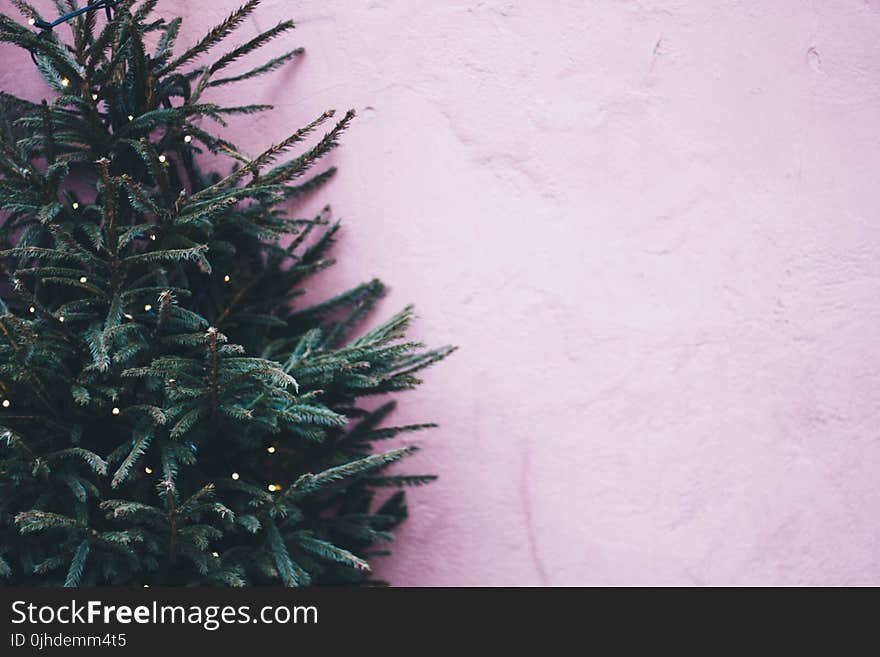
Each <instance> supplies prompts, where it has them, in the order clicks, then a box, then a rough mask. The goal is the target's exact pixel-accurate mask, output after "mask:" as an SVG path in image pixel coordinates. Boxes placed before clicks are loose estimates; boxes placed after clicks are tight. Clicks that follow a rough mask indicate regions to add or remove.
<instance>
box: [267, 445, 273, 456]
mask: <svg viewBox="0 0 880 657" xmlns="http://www.w3.org/2000/svg"><path fill="white" fill-rule="evenodd" d="M266 451H267V452H269V453H270V454H274V453H275V446H274V445H271V446H270V447H267V448H266Z"/></svg>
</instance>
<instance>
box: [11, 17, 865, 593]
mask: <svg viewBox="0 0 880 657" xmlns="http://www.w3.org/2000/svg"><path fill="white" fill-rule="evenodd" d="M164 4H165V11H166V12H171V11H172V10H173V11H180V12H182V13H183V14H184V15H185V16H188V17H190V18H188V21H187V22H188V28H189V29H188V31H187V38H188V39H190V40H191V39H194V38H195V37H196V36H197V35H198V34H199V33H201V32H203V31H204V29H205V28H206V27H207V26H208V24H209V23H212V22H213V21H215V20H217V19H219V18H220V17H221V15H224V14H226V13H228V11H229V10H230V9H231V8H233V7H234V6H237V5H238V4H239V3H238V2H237V1H236V0H214V1H212V2H206V1H198V2H195V1H193V2H170V1H166V2H165V3H164ZM0 5H2V6H3V10H4V11H7V12H8V11H10V9H11V8H10V7H9V5H10V3H9V2H7V1H5V0H3V1H2V2H0ZM264 5H265V6H264V8H263V10H262V12H261V13H259V15H258V16H257V17H256V18H255V19H254V20H253V21H252V22H251V23H250V24H249V25H248V26H247V27H246V28H245V29H244V30H243V31H242V33H241V36H240V37H239V38H238V40H241V39H242V38H243V37H244V36H245V33H247V34H251V33H253V32H254V31H255V30H257V29H258V28H266V27H269V26H270V25H271V24H273V23H274V22H275V21H276V20H277V19H280V18H282V17H286V16H288V14H291V15H292V16H293V17H294V18H295V19H297V22H298V30H297V31H296V34H295V37H294V41H295V43H296V44H302V45H304V46H306V48H307V49H308V55H307V56H306V57H305V58H304V59H303V60H302V61H301V62H299V63H298V64H295V65H294V66H292V67H290V68H289V69H287V70H286V71H285V72H284V73H281V74H276V76H275V77H273V78H272V79H271V80H270V81H269V82H267V83H263V84H255V85H252V86H250V87H248V90H247V97H246V99H243V100H247V101H251V100H254V101H259V100H267V101H270V102H273V103H275V104H276V106H277V111H276V112H274V113H271V114H268V115H266V116H265V117H263V118H260V119H258V120H255V121H252V122H249V121H241V122H240V123H239V124H238V128H237V129H236V131H235V136H237V137H238V139H240V140H241V141H242V142H245V143H246V144H247V145H248V146H249V148H251V150H252V151H253V152H256V151H258V150H259V149H260V148H261V147H263V146H266V145H268V144H269V143H270V142H271V141H272V140H275V139H279V138H281V137H282V136H284V135H286V134H287V133H288V132H289V131H290V130H291V128H292V127H296V126H299V125H300V124H302V123H304V122H305V121H306V120H307V119H309V118H312V117H314V116H316V115H317V114H318V113H320V112H321V111H323V110H324V109H326V108H328V107H337V108H339V109H346V108H348V107H354V108H356V109H357V110H358V111H359V113H360V118H359V120H358V121H357V122H356V124H355V125H354V127H353V128H352V129H351V131H350V133H349V134H348V136H347V138H346V139H345V144H344V147H343V148H342V149H340V150H339V151H338V152H337V154H336V155H335V160H336V162H337V163H338V164H339V165H340V167H341V173H340V176H339V177H338V179H337V180H336V181H335V182H334V183H333V184H332V185H331V186H330V187H329V188H328V189H327V190H326V192H325V193H324V194H323V195H322V197H321V199H320V201H322V202H323V201H330V202H332V203H333V205H334V207H335V210H336V214H337V215H339V216H341V217H342V218H343V219H344V220H345V231H344V237H343V240H342V242H341V245H340V248H339V251H338V256H339V258H340V264H339V265H338V266H337V267H336V268H335V270H333V271H332V272H331V273H329V275H326V276H324V278H323V279H322V281H321V283H320V289H321V290H322V291H323V292H325V293H329V292H330V291H331V290H336V289H340V288H342V287H343V286H345V285H347V284H351V283H355V282H358V281H361V280H363V279H365V278H367V277H369V276H372V275H379V276H380V277H382V278H383V279H385V280H387V281H388V282H389V283H391V284H392V285H393V286H394V290H393V293H392V294H391V296H390V298H389V299H388V300H387V301H386V302H385V303H384V304H383V306H382V308H381V314H382V315H383V316H387V315H388V314H390V313H391V312H392V311H394V310H395V309H397V308H399V307H400V306H402V305H403V304H405V303H407V302H410V301H415V302H416V303H417V304H418V307H419V309H420V313H421V316H422V319H421V321H420V323H419V324H418V326H417V332H418V335H419V337H422V338H424V339H425V340H427V341H429V342H431V343H434V344H439V343H445V342H454V343H457V344H460V345H461V346H462V349H461V351H460V352H459V353H458V354H456V355H455V357H453V358H452V359H451V360H449V361H448V362H447V363H445V364H444V365H442V366H440V367H438V368H437V369H436V370H434V371H432V372H429V373H428V375H427V376H426V379H427V382H426V385H425V386H424V387H423V388H422V389H421V390H419V391H418V392H415V393H410V394H409V395H408V397H407V398H406V399H404V400H403V407H402V409H401V411H400V412H399V414H398V418H397V419H398V420H400V421H407V420H417V421H423V420H437V421H439V422H441V423H442V428H441V429H439V430H436V431H434V432H433V433H431V434H425V435H423V436H420V437H419V442H420V443H421V444H422V445H423V446H424V448H425V449H424V451H423V452H422V453H421V454H420V455H418V456H417V457H415V458H414V459H412V460H411V462H410V464H409V469H410V470H419V471H428V472H438V473H439V474H440V475H441V479H440V480H439V481H438V482H437V483H436V484H434V485H432V486H429V487H427V488H423V489H419V490H415V491H414V492H413V493H412V503H411V506H412V511H413V513H412V518H411V519H410V521H409V522H408V524H407V525H406V526H405V528H404V529H403V530H402V531H401V532H400V534H399V539H398V544H397V546H396V551H395V556H394V557H393V559H392V560H390V561H388V562H387V563H386V564H384V565H383V566H382V567H381V574H382V575H384V576H387V577H390V578H391V579H392V581H393V582H394V583H396V584H399V585H456V584H463V585H470V584H491V585H517V584H520V585H524V584H551V585H571V584H875V585H877V584H880V485H878V476H880V440H878V438H880V429H878V427H880V380H878V378H880V354H878V352H877V348H876V345H877V332H878V321H880V294H878V293H880V257H878V253H880V230H878V229H877V228H872V226H875V225H876V224H877V222H878V221H880V217H878V204H880V186H878V173H880V128H878V117H880V38H878V37H880V2H877V1H876V0H870V1H868V0H849V1H845V2H843V1H842V2H835V3H827V2H819V1H814V2H794V1H793V0H792V1H791V2H774V3H764V2H757V1H753V2H735V3H734V2H720V1H718V2H708V1H705V0H678V1H673V2H668V1H666V2H660V1H658V2H652V1H643V2H612V1H610V0H606V1H603V2H590V3H587V2H578V1H571V2H563V1H557V2H554V3H547V2H537V1H536V0H531V1H526V0H512V1H506V2H502V1H495V0H487V1H482V2H477V1H473V2H458V3H450V2H428V1H422V2H413V1H411V0H384V1H378V0H377V1H372V2H354V3H351V2H348V3H343V2H338V1H337V2H327V1H326V0H320V1H318V0H308V1H303V2H286V1H284V0H267V1H266V2H265V3H264ZM286 45H289V44H276V45H274V46H273V47H274V48H275V49H276V50H280V49H281V48H283V47H284V46H286ZM8 61H10V60H8V59H7V62H8ZM22 61H25V60H22ZM0 87H2V88H4V89H18V90H19V91H22V92H24V93H27V94H28V95H31V96H33V95H34V94H35V93H36V90H38V89H39V88H40V87H39V86H38V85H37V84H36V83H34V82H33V81H32V79H31V77H30V76H27V75H21V74H20V72H19V70H17V69H12V68H6V67H5V68H4V71H3V72H2V73H0Z"/></svg>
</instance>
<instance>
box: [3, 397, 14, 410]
mask: <svg viewBox="0 0 880 657" xmlns="http://www.w3.org/2000/svg"><path fill="white" fill-rule="evenodd" d="M11 405H12V402H10V401H9V400H8V399H4V400H3V403H2V406H3V408H9V407H10V406H11Z"/></svg>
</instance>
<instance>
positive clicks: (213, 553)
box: [211, 552, 220, 559]
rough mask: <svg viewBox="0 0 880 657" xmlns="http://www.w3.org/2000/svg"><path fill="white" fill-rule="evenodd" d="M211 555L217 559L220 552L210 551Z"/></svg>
mask: <svg viewBox="0 0 880 657" xmlns="http://www.w3.org/2000/svg"><path fill="white" fill-rule="evenodd" d="M211 556H212V557H214V558H215V559H219V558H220V553H219V552H212V553H211Z"/></svg>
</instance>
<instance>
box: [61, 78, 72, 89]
mask: <svg viewBox="0 0 880 657" xmlns="http://www.w3.org/2000/svg"><path fill="white" fill-rule="evenodd" d="M69 85H70V80H68V79H67V78H61V86H62V87H67V86H69Z"/></svg>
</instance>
